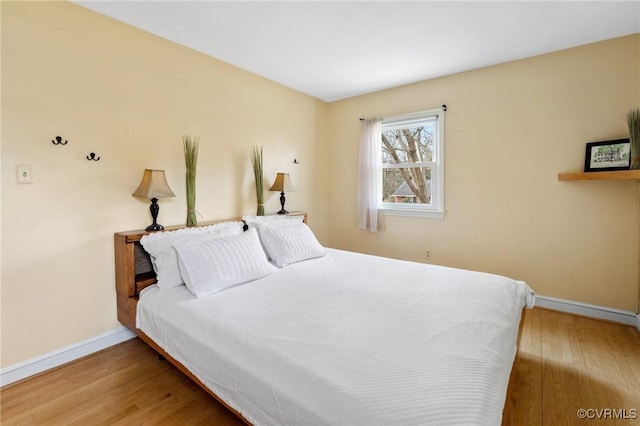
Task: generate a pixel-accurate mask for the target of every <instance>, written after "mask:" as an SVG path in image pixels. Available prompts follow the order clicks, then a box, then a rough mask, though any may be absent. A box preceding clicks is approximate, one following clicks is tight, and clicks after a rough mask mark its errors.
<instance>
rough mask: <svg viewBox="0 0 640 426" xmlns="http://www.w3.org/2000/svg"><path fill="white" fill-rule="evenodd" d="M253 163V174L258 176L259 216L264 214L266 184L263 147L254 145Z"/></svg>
mask: <svg viewBox="0 0 640 426" xmlns="http://www.w3.org/2000/svg"><path fill="white" fill-rule="evenodd" d="M251 163H252V164H253V175H254V176H255V178H256V198H257V200H258V211H257V212H256V214H257V215H258V216H264V184H263V182H262V147H260V148H259V149H258V147H257V146H255V145H254V147H253V152H252V153H251Z"/></svg>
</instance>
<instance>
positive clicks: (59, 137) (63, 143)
mask: <svg viewBox="0 0 640 426" xmlns="http://www.w3.org/2000/svg"><path fill="white" fill-rule="evenodd" d="M67 142H68V141H67V140H66V139H65V141H64V142H62V136H56V140H52V141H51V143H52V144H54V145H66V144H67Z"/></svg>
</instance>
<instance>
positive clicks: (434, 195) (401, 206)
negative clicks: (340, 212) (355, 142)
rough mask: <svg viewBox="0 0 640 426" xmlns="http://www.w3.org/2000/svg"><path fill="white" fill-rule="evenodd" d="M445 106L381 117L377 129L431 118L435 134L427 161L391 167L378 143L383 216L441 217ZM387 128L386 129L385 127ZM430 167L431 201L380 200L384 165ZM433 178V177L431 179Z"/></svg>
mask: <svg viewBox="0 0 640 426" xmlns="http://www.w3.org/2000/svg"><path fill="white" fill-rule="evenodd" d="M445 111H446V109H445V108H444V107H442V108H434V109H430V110H426V111H419V112H414V113H409V114H402V115H395V116H390V117H385V118H383V119H382V122H381V131H384V130H385V127H386V128H387V129H389V128H391V127H393V128H403V126H409V125H411V124H417V123H420V122H423V121H431V120H434V118H435V120H434V121H435V126H434V128H435V133H436V135H435V137H434V141H433V157H432V159H431V160H432V161H430V162H422V163H402V165H397V164H393V165H391V167H385V166H384V165H383V164H382V149H383V148H382V146H380V152H379V158H380V164H381V167H380V170H381V172H380V176H378V182H377V185H378V209H379V210H382V211H383V212H384V214H385V215H391V216H409V217H424V218H431V219H443V218H444V215H445V210H444V116H445V114H444V113H445ZM389 130H390V129H389ZM416 166H417V167H430V168H431V204H420V203H385V202H384V201H383V199H382V188H383V179H384V177H383V175H384V173H383V172H382V171H383V170H384V169H385V168H400V167H416ZM434 178H435V179H434Z"/></svg>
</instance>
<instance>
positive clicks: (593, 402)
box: [0, 308, 640, 426]
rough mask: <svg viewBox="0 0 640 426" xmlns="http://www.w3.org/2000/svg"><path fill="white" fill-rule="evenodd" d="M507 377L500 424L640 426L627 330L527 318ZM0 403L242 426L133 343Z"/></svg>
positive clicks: (20, 411)
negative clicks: (511, 383)
mask: <svg viewBox="0 0 640 426" xmlns="http://www.w3.org/2000/svg"><path fill="white" fill-rule="evenodd" d="M513 374H515V378H516V386H515V387H514V389H513V390H512V392H511V393H510V394H509V395H508V396H507V404H506V406H505V413H504V424H508V425H518V426H522V425H550V426H551V425H554V426H555V425H573V424H576V425H577V424H593V425H615V424H619V425H627V426H630V425H638V424H640V333H639V332H638V331H637V330H636V329H634V328H633V327H629V326H623V325H618V324H612V323H607V322H602V321H597V320H592V319H587V318H582V317H578V316H574V315H569V314H563V313H559V312H554V311H549V310H545V309H539V308H535V309H533V310H531V311H527V313H526V316H525V320H524V325H523V331H522V337H521V341H520V350H519V352H518V356H517V357H516V361H515V364H514V371H513ZM0 403H1V417H0V422H1V423H2V425H3V426H5V425H89V424H90V425H114V424H119V425H130V424H135V425H138V424H149V425H156V424H164V425H173V424H177V425H198V424H207V425H212V424H215V425H241V424H243V423H242V421H240V420H239V419H238V418H236V417H235V416H234V415H233V414H231V413H230V412H229V411H228V410H226V409H225V408H224V407H223V406H222V405H220V404H219V403H218V402H216V401H215V400H214V399H213V398H212V397H210V396H209V395H208V394H207V393H206V392H204V391H203V390H201V389H200V388H198V387H197V386H196V385H195V384H194V383H193V382H191V381H190V380H189V379H187V377H186V376H184V375H183V374H182V373H180V371H178V370H177V369H176V368H174V367H173V366H172V365H171V364H169V363H168V362H166V361H160V360H159V359H158V357H157V355H156V353H155V352H154V351H153V350H152V349H150V348H149V347H148V346H147V345H145V344H144V343H143V342H142V341H140V340H139V339H133V340H130V341H127V342H124V343H121V344H119V345H117V346H114V347H112V348H109V349H106V350H104V351H101V352H99V353H96V354H93V355H90V356H88V357H86V358H83V359H80V360H77V361H74V362H72V363H70V364H67V365H64V366H62V367H59V368H57V369H54V370H52V371H48V372H46V373H43V374H41V375H39V376H37V377H33V378H29V379H27V380H24V381H22V382H18V383H14V384H12V385H9V386H6V387H4V388H2V389H1V390H0ZM581 408H582V409H585V410H590V411H587V412H586V414H587V415H588V416H590V419H586V420H582V419H580V418H579V417H578V410H579V409H581ZM606 409H610V410H612V411H606ZM597 410H599V411H597ZM603 410H605V411H603ZM622 410H624V411H622ZM632 410H635V411H632ZM634 413H635V415H634ZM616 417H617V418H616ZM619 417H626V418H619ZM630 417H636V418H635V419H632V418H630Z"/></svg>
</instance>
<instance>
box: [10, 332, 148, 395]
mask: <svg viewBox="0 0 640 426" xmlns="http://www.w3.org/2000/svg"><path fill="white" fill-rule="evenodd" d="M134 337H136V335H135V333H133V332H132V331H131V330H129V329H128V328H126V327H122V328H119V329H116V330H113V331H110V332H108V333H105V334H101V335H99V336H96V337H92V338H90V339H87V340H85V341H83V342H80V343H76V344H74V345H71V346H67V347H66V348H62V349H58V350H57V351H53V352H49V353H48V354H45V355H42V356H39V357H36V358H32V359H29V360H27V361H24V362H21V363H18V364H15V365H11V366H9V367H5V368H3V369H2V370H0V386H5V385H8V384H10V383H13V382H17V381H18V380H22V379H25V378H27V377H29V376H33V375H34V374H38V373H41V372H43V371H46V370H49V369H51V368H54V367H58V366H60V365H62V364H66V363H67V362H70V361H73V360H75V359H78V358H82V357H83V356H86V355H89V354H92V353H94V352H98V351H101V350H102V349H106V348H108V347H109V346H113V345H116V344H118V343H122V342H124V341H126V340H129V339H131V338H134Z"/></svg>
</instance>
